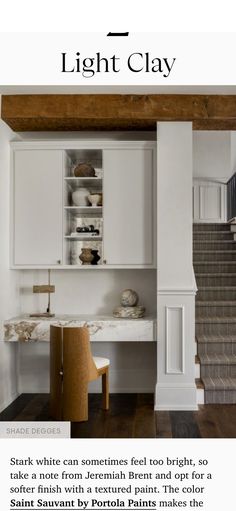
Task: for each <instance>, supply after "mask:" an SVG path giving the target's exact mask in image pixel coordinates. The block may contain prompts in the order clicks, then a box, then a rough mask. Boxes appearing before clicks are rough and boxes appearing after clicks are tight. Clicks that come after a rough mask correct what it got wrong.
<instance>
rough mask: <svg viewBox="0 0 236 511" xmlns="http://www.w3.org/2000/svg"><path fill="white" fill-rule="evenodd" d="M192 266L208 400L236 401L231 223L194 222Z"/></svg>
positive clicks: (235, 262)
mask: <svg viewBox="0 0 236 511" xmlns="http://www.w3.org/2000/svg"><path fill="white" fill-rule="evenodd" d="M193 265H194V271H195V277H196V281H197V286H198V293H197V297H196V340H197V352H198V359H199V361H200V376H201V382H202V384H203V386H204V396H205V403H206V404H207V403H222V404H226V403H236V241H235V240H234V233H233V232H231V230H230V225H229V224H194V225H193Z"/></svg>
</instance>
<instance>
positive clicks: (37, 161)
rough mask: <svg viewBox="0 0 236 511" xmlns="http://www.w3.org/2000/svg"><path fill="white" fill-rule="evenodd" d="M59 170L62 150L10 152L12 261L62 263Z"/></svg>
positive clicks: (19, 262)
mask: <svg viewBox="0 0 236 511" xmlns="http://www.w3.org/2000/svg"><path fill="white" fill-rule="evenodd" d="M62 171H63V169H62V151H59V150H20V151H15V152H14V162H13V223H14V226H13V229H14V231H13V232H14V234H13V264H15V265H54V264H55V265H57V264H60V263H59V261H60V262H62V212H63V207H62Z"/></svg>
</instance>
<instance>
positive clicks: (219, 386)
mask: <svg viewBox="0 0 236 511" xmlns="http://www.w3.org/2000/svg"><path fill="white" fill-rule="evenodd" d="M202 382H203V384H204V388H205V390H236V378H219V377H218V378H210V377H204V376H203V377H202Z"/></svg>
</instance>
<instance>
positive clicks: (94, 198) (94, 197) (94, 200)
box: [88, 193, 101, 208]
mask: <svg viewBox="0 0 236 511" xmlns="http://www.w3.org/2000/svg"><path fill="white" fill-rule="evenodd" d="M88 200H89V202H90V204H91V205H92V208H96V207H97V206H98V205H99V202H100V200H101V195H100V194H99V193H91V194H90V195H89V196H88Z"/></svg>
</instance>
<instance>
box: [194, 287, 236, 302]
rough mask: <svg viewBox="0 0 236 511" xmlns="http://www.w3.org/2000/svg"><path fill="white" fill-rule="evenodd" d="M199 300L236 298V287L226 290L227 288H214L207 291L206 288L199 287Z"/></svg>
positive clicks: (230, 299) (231, 299)
mask: <svg viewBox="0 0 236 511" xmlns="http://www.w3.org/2000/svg"><path fill="white" fill-rule="evenodd" d="M197 300H198V301H213V302H214V301H217V300H228V301H234V300H236V289H233V290H232V291H231V290H228V289H227V290H225V289H217V290H215V289H213V290H210V291H207V290H206V289H199V290H198V292H197Z"/></svg>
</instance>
